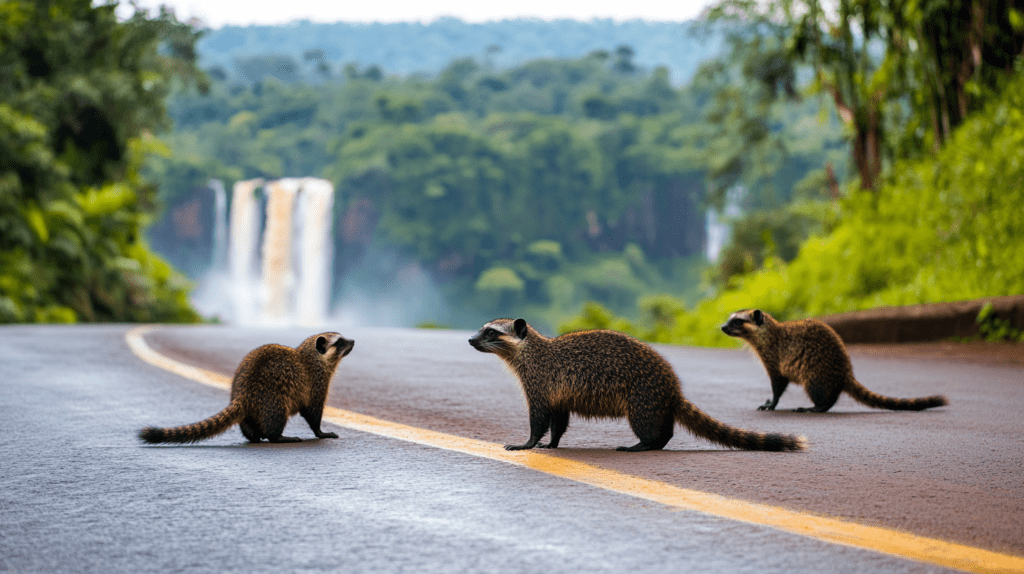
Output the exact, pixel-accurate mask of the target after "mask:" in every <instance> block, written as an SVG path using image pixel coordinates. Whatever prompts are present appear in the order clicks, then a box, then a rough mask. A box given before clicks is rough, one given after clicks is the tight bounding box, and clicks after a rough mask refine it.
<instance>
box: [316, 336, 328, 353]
mask: <svg viewBox="0 0 1024 574" xmlns="http://www.w3.org/2000/svg"><path fill="white" fill-rule="evenodd" d="M316 352H317V353H320V354H321V355H323V354H324V353H326V352H327V337H317V338H316Z"/></svg>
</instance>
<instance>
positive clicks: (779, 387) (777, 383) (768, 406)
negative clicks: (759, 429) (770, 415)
mask: <svg viewBox="0 0 1024 574" xmlns="http://www.w3.org/2000/svg"><path fill="white" fill-rule="evenodd" d="M787 386H789V379H787V378H786V377H783V376H782V375H773V376H772V398H771V400H768V401H766V402H765V403H764V404H763V405H761V406H759V407H757V410H759V411H774V410H775V405H777V404H779V398H780V397H781V396H782V393H784V392H786V387H787Z"/></svg>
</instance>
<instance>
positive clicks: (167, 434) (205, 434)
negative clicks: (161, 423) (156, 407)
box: [139, 403, 242, 444]
mask: <svg viewBox="0 0 1024 574" xmlns="http://www.w3.org/2000/svg"><path fill="white" fill-rule="evenodd" d="M241 420H242V405H240V404H238V403H231V404H230V405H228V406H227V408H226V409H224V410H222V411H221V412H219V413H217V414H215V415H213V416H212V417H210V418H208V419H206V420H202V421H199V422H197V423H194V424H190V425H185V426H181V427H173V428H158V427H146V428H144V429H142V430H140V431H139V438H140V439H142V441H143V442H147V443H149V444H157V443H162V442H171V443H177V444H189V443H193V442H199V441H201V440H204V439H208V438H212V437H215V436H217V435H219V434H220V433H222V432H224V431H226V430H228V429H229V428H231V427H232V426H234V425H235V424H237V423H239V422H240V421H241Z"/></svg>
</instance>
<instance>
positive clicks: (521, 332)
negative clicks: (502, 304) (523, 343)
mask: <svg viewBox="0 0 1024 574" xmlns="http://www.w3.org/2000/svg"><path fill="white" fill-rule="evenodd" d="M512 330H513V331H515V333H516V337H519V338H520V339H525V338H526V319H516V320H515V321H513V322H512Z"/></svg>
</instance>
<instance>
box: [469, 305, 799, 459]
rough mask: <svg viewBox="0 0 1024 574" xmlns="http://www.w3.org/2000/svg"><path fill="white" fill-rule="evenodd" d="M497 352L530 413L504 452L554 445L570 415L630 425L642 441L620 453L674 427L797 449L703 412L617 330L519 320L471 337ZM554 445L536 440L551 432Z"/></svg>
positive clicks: (653, 355) (751, 444)
mask: <svg viewBox="0 0 1024 574" xmlns="http://www.w3.org/2000/svg"><path fill="white" fill-rule="evenodd" d="M469 342H470V344H471V345H472V346H473V348H475V349H477V350H478V351H481V352H484V353H494V354H496V355H498V357H500V358H501V359H502V360H503V361H505V363H506V364H507V365H508V366H509V367H510V368H511V369H512V372H514V373H515V374H516V376H517V377H518V378H519V382H520V384H521V385H522V387H523V393H524V394H525V396H526V405H527V408H528V410H529V416H530V440H529V441H527V442H526V444H523V445H506V446H505V448H506V449H508V450H521V449H530V448H533V447H535V446H537V447H541V448H556V447H558V443H559V441H560V440H561V438H562V434H563V433H564V432H565V430H566V428H568V426H569V413H576V414H577V415H580V416H583V417H586V418H595V417H607V418H621V417H625V418H626V419H628V420H629V425H630V428H632V429H633V432H634V433H635V434H636V435H637V437H638V438H639V439H640V442H639V443H638V444H636V445H634V446H632V447H628V448H627V447H619V450H629V451H644V450H658V449H662V448H664V447H665V444H666V443H668V441H669V439H671V438H672V433H673V429H674V428H675V423H679V424H681V425H684V426H686V428H688V429H689V430H690V432H692V433H693V434H695V435H697V436H698V437H700V438H703V439H707V440H709V441H712V442H716V443H718V444H721V445H723V446H727V447H733V448H741V449H746V450H773V451H779V450H801V449H803V448H805V447H806V441H805V439H804V438H803V437H794V436H787V435H779V434H762V433H756V432H750V431H745V430H742V429H737V428H734V427H731V426H729V425H726V424H723V423H720V422H718V421H716V420H715V419H713V418H711V417H709V416H708V415H706V414H705V413H704V412H703V411H701V410H700V409H698V408H697V407H696V406H694V405H693V403H691V402H690V401H688V400H686V399H685V398H683V393H682V390H681V389H680V384H679V379H678V378H677V377H676V375H675V372H674V371H673V370H672V367H671V366H670V365H669V364H668V362H667V361H666V360H665V359H664V358H662V357H661V355H659V354H658V353H657V352H656V351H655V350H654V349H652V348H651V347H650V346H648V345H646V344H644V343H642V342H640V341H638V340H636V339H634V338H632V337H629V336H627V335H623V334H622V333H617V332H615V331H582V332H578V333H569V334H567V335H562V336H561V337H557V338H554V339H549V338H547V337H545V336H543V335H541V334H540V333H538V332H537V331H535V330H534V329H533V328H532V327H530V326H529V325H527V324H526V321H524V320H523V319H516V320H514V321H513V320H512V319H497V320H494V321H491V322H490V323H488V324H486V325H484V327H483V328H482V329H480V331H479V332H478V333H477V334H476V335H474V336H473V338H472V339H470V340H469ZM549 429H550V431H551V440H550V442H548V443H547V444H539V441H540V439H541V438H543V436H544V435H545V434H547V432H548V430H549Z"/></svg>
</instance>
